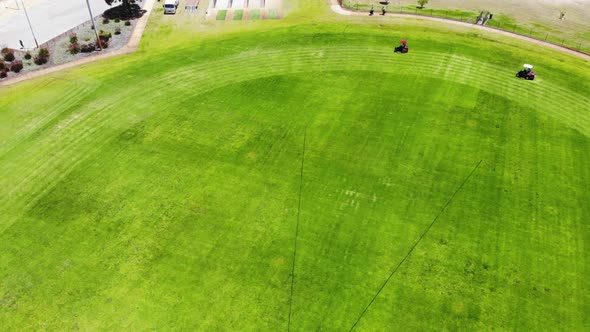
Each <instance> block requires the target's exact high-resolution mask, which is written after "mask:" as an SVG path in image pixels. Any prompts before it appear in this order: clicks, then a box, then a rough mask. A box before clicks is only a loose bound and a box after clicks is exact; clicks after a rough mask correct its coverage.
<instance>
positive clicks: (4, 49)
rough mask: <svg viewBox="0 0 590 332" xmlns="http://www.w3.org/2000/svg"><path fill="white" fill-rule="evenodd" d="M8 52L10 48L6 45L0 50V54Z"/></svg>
mask: <svg viewBox="0 0 590 332" xmlns="http://www.w3.org/2000/svg"><path fill="white" fill-rule="evenodd" d="M8 52H10V49H9V48H8V47H4V48H3V49H2V50H1V51H0V54H2V55H4V54H6V53H8Z"/></svg>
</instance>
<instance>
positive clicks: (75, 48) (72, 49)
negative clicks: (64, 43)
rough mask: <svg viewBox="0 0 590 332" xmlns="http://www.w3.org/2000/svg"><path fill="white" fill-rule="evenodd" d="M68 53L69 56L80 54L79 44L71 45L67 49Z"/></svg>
mask: <svg viewBox="0 0 590 332" xmlns="http://www.w3.org/2000/svg"><path fill="white" fill-rule="evenodd" d="M68 51H69V52H70V54H78V53H80V44H78V43H71V44H70V46H69V47H68Z"/></svg>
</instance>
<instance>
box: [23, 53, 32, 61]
mask: <svg viewBox="0 0 590 332" xmlns="http://www.w3.org/2000/svg"><path fill="white" fill-rule="evenodd" d="M31 58H33V56H32V55H31V53H29V52H27V53H25V60H31Z"/></svg>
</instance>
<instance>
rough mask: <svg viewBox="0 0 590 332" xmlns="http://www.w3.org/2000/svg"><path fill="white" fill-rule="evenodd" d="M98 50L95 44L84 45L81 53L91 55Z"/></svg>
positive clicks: (81, 46) (81, 47)
mask: <svg viewBox="0 0 590 332" xmlns="http://www.w3.org/2000/svg"><path fill="white" fill-rule="evenodd" d="M94 50H96V45H95V44H94V43H88V44H82V45H80V52H82V53H90V52H93V51H94Z"/></svg>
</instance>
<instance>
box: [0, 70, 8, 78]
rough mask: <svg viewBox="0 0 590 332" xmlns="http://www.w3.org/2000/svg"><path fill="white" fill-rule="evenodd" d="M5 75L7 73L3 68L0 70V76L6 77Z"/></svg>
mask: <svg viewBox="0 0 590 332" xmlns="http://www.w3.org/2000/svg"><path fill="white" fill-rule="evenodd" d="M6 76H8V74H6V72H5V71H4V70H3V71H0V78H6Z"/></svg>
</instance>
